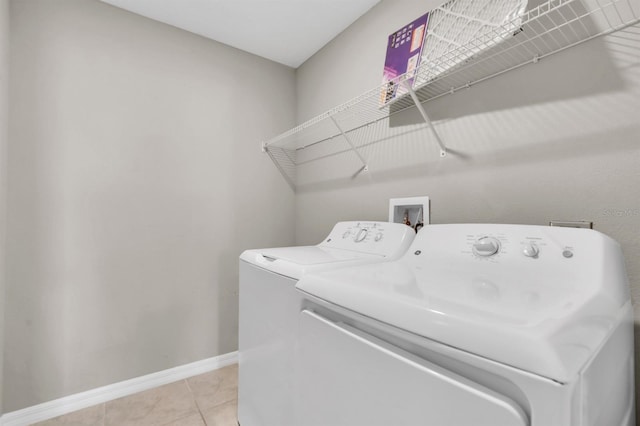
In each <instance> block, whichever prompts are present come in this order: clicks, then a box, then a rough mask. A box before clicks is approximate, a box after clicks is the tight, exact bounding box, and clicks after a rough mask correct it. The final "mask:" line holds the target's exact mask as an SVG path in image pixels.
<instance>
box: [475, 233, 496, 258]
mask: <svg viewBox="0 0 640 426" xmlns="http://www.w3.org/2000/svg"><path fill="white" fill-rule="evenodd" d="M499 251H500V241H498V239H497V238H493V237H482V238H479V239H478V240H477V241H476V242H475V243H474V244H473V253H474V254H475V255H476V256H482V257H489V256H493V255H494V254H496V253H498V252H499Z"/></svg>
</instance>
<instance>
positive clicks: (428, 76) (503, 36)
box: [263, 0, 640, 188]
mask: <svg viewBox="0 0 640 426" xmlns="http://www.w3.org/2000/svg"><path fill="white" fill-rule="evenodd" d="M450 3H451V2H449V3H447V4H445V5H443V7H446V6H447V5H448V4H450ZM636 3H637V2H636ZM639 9H640V5H637V4H632V3H631V0H549V1H547V2H545V3H543V4H541V5H540V6H538V7H535V8H533V9H530V10H528V11H526V12H524V13H522V14H521V15H519V16H517V17H516V18H514V19H512V20H510V21H509V22H506V23H502V24H500V25H493V26H492V27H491V28H489V29H488V30H486V31H483V32H482V33H481V34H478V33H476V34H474V37H467V39H466V40H465V43H464V44H462V45H459V46H455V44H449V46H450V48H449V50H446V51H443V53H441V54H439V56H438V57H433V55H432V54H431V56H430V57H427V56H423V62H422V63H421V64H420V66H419V67H418V68H417V69H416V71H415V73H412V74H411V75H408V74H405V75H401V76H399V77H398V78H396V79H395V80H394V83H395V84H397V85H398V86H399V87H404V88H406V89H407V92H408V93H405V94H404V95H402V96H399V97H398V98H396V99H394V100H392V101H391V102H390V103H387V104H384V100H385V94H386V91H387V87H388V85H387V83H385V84H383V85H381V86H379V87H376V88H374V89H372V90H370V91H368V92H366V93H363V94H362V95H360V96H358V97H356V98H354V99H352V100H350V101H348V102H345V103H344V104H342V105H339V106H337V107H335V108H333V109H331V110H329V111H327V112H325V113H323V114H321V115H319V116H317V117H315V118H312V119H311V120H309V121H306V122H305V123H302V124H300V125H299V126H297V127H295V128H293V129H291V130H289V131H287V132H285V133H282V134H280V135H278V136H276V137H274V138H272V139H270V140H268V141H266V142H263V149H264V150H265V151H266V152H267V153H268V154H269V155H270V157H271V158H272V160H273V161H274V162H275V164H276V165H277V167H278V168H279V170H280V171H281V172H282V174H283V176H284V177H285V178H286V179H287V181H288V182H289V184H290V185H291V186H292V187H294V188H295V187H296V184H297V177H298V176H297V171H298V168H299V167H300V166H303V165H305V164H308V163H310V162H313V161H315V160H317V159H322V158H327V157H330V156H332V155H339V154H344V153H347V152H349V151H353V152H354V153H355V154H356V155H357V157H358V158H359V160H360V162H361V163H362V168H363V169H366V166H367V164H366V159H364V157H362V155H361V154H360V152H359V148H362V147H363V146H365V145H368V144H371V143H375V142H377V141H382V140H388V139H393V138H397V137H400V136H401V135H402V134H404V133H405V132H406V131H407V129H406V128H404V126H398V125H397V123H396V122H395V121H394V117H395V116H396V115H397V114H399V113H401V112H403V111H405V110H407V109H411V108H416V106H418V109H419V110H422V107H421V104H422V103H425V102H429V101H432V100H434V99H437V98H439V97H441V96H445V95H447V94H452V93H455V92H456V91H458V90H460V89H464V88H468V87H470V86H472V85H474V84H477V83H479V82H482V81H484V80H487V79H489V78H492V77H495V76H498V75H500V74H502V73H505V72H508V71H510V70H513V69H515V68H518V67H521V66H523V65H526V64H529V63H536V62H538V61H539V60H541V59H543V58H545V57H547V56H549V55H552V54H554V53H557V52H561V51H563V50H565V49H568V48H570V47H572V46H575V45H577V44H580V43H583V42H585V41H588V40H591V39H593V38H595V37H598V36H602V35H606V34H610V33H612V32H614V31H618V30H621V29H623V28H625V27H628V26H630V25H633V24H636V23H638V22H640V18H639V16H640V10H639ZM428 36H429V34H427V37H428ZM425 51H428V49H427V47H426V46H425ZM423 55H425V54H423ZM409 95H411V96H409ZM381 105H384V106H381ZM423 116H424V118H425V120H426V121H425V123H424V124H423V125H421V126H422V127H424V128H425V129H428V128H429V127H430V122H429V120H428V117H427V116H426V113H425V114H423ZM412 127H414V128H413V129H412V131H415V130H416V129H415V126H412ZM418 130H420V129H418ZM431 130H432V131H433V133H434V134H435V135H436V137H437V134H436V133H435V130H434V129H433V127H431ZM438 140H439V139H438ZM441 155H444V152H441Z"/></svg>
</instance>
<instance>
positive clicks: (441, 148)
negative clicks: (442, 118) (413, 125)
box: [403, 81, 447, 157]
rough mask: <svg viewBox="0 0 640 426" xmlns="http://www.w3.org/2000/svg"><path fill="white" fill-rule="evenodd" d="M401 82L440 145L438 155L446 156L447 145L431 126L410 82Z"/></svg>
mask: <svg viewBox="0 0 640 426" xmlns="http://www.w3.org/2000/svg"><path fill="white" fill-rule="evenodd" d="M403 84H404V87H405V88H406V89H407V91H408V92H409V95H410V96H411V99H413V103H414V104H415V105H416V108H418V111H419V112H420V115H421V116H422V118H423V119H424V121H425V123H427V125H428V126H429V129H431V133H433V136H434V137H435V138H436V142H438V146H439V147H440V157H446V156H447V147H446V146H445V145H444V142H442V139H440V135H439V134H438V132H436V129H435V127H433V123H432V122H431V119H430V118H429V116H428V115H427V111H425V110H424V107H423V106H422V103H420V99H418V95H416V92H414V91H413V88H412V87H411V84H409V83H408V82H407V81H404V82H403Z"/></svg>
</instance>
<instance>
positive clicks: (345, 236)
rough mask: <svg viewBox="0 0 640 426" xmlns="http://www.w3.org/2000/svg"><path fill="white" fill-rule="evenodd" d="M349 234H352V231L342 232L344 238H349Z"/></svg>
mask: <svg viewBox="0 0 640 426" xmlns="http://www.w3.org/2000/svg"><path fill="white" fill-rule="evenodd" d="M349 235H351V231H346V232H345V233H344V234H342V238H347V237H348V236H349Z"/></svg>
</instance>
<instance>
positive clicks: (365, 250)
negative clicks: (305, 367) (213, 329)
mask: <svg viewBox="0 0 640 426" xmlns="http://www.w3.org/2000/svg"><path fill="white" fill-rule="evenodd" d="M414 236H415V232H414V231H413V229H411V228H409V227H407V226H405V225H402V224H395V223H387V222H339V223H338V224H336V225H335V227H334V228H333V230H332V231H331V233H330V234H329V235H328V236H327V237H326V238H325V239H324V241H322V242H321V243H320V244H318V245H316V246H304V247H285V248H272V249H262V250H247V251H245V252H244V253H242V255H241V256H240V319H239V389H238V421H239V423H240V424H241V425H242V426H287V425H293V424H294V423H292V417H291V416H292V410H291V407H292V398H293V396H292V371H293V370H292V362H293V348H294V337H295V335H296V330H297V321H298V314H299V312H300V302H301V296H300V294H299V293H298V292H297V291H296V290H295V284H296V283H297V281H298V280H299V279H300V278H301V277H302V276H303V275H304V274H305V273H307V272H309V271H319V270H327V269H335V268H340V267H346V266H349V265H359V264H365V263H373V262H377V263H378V262H384V261H387V260H393V259H397V258H399V257H400V256H401V255H403V254H404V253H405V251H406V250H407V248H408V247H409V245H410V244H411V242H412V241H413V238H414Z"/></svg>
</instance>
